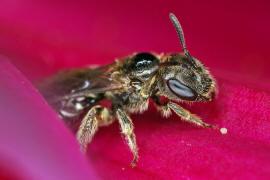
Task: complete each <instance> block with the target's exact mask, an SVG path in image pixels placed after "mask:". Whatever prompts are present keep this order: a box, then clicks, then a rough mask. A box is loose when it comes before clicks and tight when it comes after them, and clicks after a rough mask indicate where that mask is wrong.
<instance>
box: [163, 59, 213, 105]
mask: <svg viewBox="0 0 270 180" xmlns="http://www.w3.org/2000/svg"><path fill="white" fill-rule="evenodd" d="M192 60H193V62H191V61H190V59H188V58H187V56H186V55H184V54H173V55H169V56H168V57H167V58H166V59H165V61H164V63H163V66H162V67H161V69H160V74H159V78H160V81H159V82H158V87H159V89H160V91H161V93H162V94H164V95H165V96H167V97H168V98H169V99H175V100H186V101H209V100H212V98H213V96H214V92H215V82H214V79H213V77H212V76H211V75H210V74H209V72H208V71H207V70H206V68H205V67H204V66H203V64H201V62H200V61H199V60H197V59H196V58H193V57H192Z"/></svg>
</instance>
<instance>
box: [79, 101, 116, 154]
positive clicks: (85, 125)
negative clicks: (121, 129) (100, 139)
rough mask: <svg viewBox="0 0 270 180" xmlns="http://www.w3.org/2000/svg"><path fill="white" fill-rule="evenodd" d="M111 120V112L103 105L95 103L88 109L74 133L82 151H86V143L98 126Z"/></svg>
mask: <svg viewBox="0 0 270 180" xmlns="http://www.w3.org/2000/svg"><path fill="white" fill-rule="evenodd" d="M112 120H113V118H112V117H111V114H110V113H109V111H108V109H107V108H105V107H102V106H99V105H97V106H94V107H92V108H91V109H90V110H89V111H88V113H87V114H86V115H85V117H84V118H83V120H82V122H81V125H80V127H79V129H78V131H77V134H76V137H77V140H78V142H79V144H80V148H81V151H82V152H85V151H86V148H87V145H88V143H90V142H91V140H92V138H93V136H94V134H95V133H96V131H97V129H98V126H103V125H108V124H111V123H112Z"/></svg>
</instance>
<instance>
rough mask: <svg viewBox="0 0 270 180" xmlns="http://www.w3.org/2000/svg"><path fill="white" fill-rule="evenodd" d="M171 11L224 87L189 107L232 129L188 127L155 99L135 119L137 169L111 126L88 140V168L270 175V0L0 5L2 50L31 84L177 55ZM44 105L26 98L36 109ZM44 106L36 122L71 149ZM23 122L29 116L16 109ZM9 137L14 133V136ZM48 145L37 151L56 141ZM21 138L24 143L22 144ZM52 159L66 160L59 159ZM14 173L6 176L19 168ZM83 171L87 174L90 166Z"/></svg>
mask: <svg viewBox="0 0 270 180" xmlns="http://www.w3.org/2000/svg"><path fill="white" fill-rule="evenodd" d="M169 12H174V13H175V14H176V15H177V16H178V17H179V18H180V21H181V23H182V25H183V28H184V31H185V36H186V41H187V45H188V48H189V50H190V52H192V54H193V55H194V56H198V57H199V58H200V59H201V60H202V61H203V63H205V64H206V65H207V66H209V67H210V70H211V72H214V75H216V76H217V77H218V84H219V87H220V94H219V96H218V98H217V99H216V100H215V101H214V102H211V103H210V102H209V103H194V104H193V105H192V106H185V107H187V108H188V109H190V111H191V112H193V113H195V114H198V115H199V116H200V117H202V119H203V120H204V121H206V122H209V123H212V124H218V125H219V126H220V127H226V128H227V129H228V133H227V134H226V135H222V134H220V132H218V131H214V130H208V129H201V128H197V127H194V126H192V125H189V124H188V123H185V122H182V121H181V120H180V119H179V118H178V117H177V116H175V115H173V116H172V117H171V118H170V119H164V118H162V117H161V116H160V115H159V114H158V112H156V110H154V108H153V107H152V105H151V106H150V109H149V111H148V112H146V113H144V114H143V115H133V116H132V119H133V120H134V125H135V132H136V135H137V141H138V146H139V155H140V159H139V162H138V165H137V167H136V168H133V169H132V168H130V166H129V163H130V161H131V159H132V155H131V153H130V152H129V149H128V147H127V146H126V145H125V144H124V143H123V141H122V138H120V137H121V136H120V135H119V134H120V133H119V127H118V124H117V123H115V124H114V125H112V126H110V127H106V128H100V130H99V132H98V133H97V134H96V136H95V138H94V140H93V142H92V144H90V145H89V151H88V155H89V160H90V162H91V165H92V166H94V168H95V169H96V171H97V173H98V175H99V176H101V177H103V178H106V179H154V178H155V179H159V178H163V179H165V178H166V179H168V178H171V179H232V178H233V179H244V178H245V179H269V178H270V172H269V171H270V167H269V162H270V158H269V152H270V148H269V147H270V145H269V143H270V142H269V139H270V137H269V136H270V125H269V123H270V122H269V119H270V117H269V114H270V113H269V106H270V105H269V102H270V99H269V96H270V95H269V91H270V85H269V83H268V82H269V77H270V71H269V66H270V61H269V59H270V56H269V55H270V54H269V51H268V49H269V41H270V39H269V37H270V36H269V35H268V34H269V31H270V26H269V23H268V21H269V18H270V14H269V13H268V12H269V3H267V2H264V3H262V2H260V1H248V2H245V4H243V3H235V2H234V1H224V2H214V3H213V2H212V1H209V2H205V1H204V2H196V3H194V2H193V1H169V2H168V1H140V0H139V1H136V2H135V1H134V2H131V1H117V2H115V1H98V2H95V3H93V2H92V1H73V2H65V3H62V2H60V1H51V2H50V1H38V0H36V1H26V0H16V1H2V2H1V3H0V53H1V54H3V55H5V56H7V57H9V59H11V61H12V62H13V63H14V64H15V65H16V67H18V68H19V69H20V70H21V71H22V72H23V73H24V75H25V76H26V77H27V78H29V79H30V80H32V81H35V80H37V79H39V78H40V77H41V76H44V74H50V73H52V72H55V71H56V70H58V69H62V68H67V67H77V66H83V65H92V64H107V63H110V62H112V61H113V60H114V58H116V57H118V58H119V57H122V56H126V55H128V54H131V53H133V52H140V51H154V52H165V53H168V52H172V51H175V52H178V51H179V48H180V47H179V46H178V43H179V42H178V39H177V37H176V34H175V32H174V30H173V27H172V25H171V24H170V22H169V20H168V13H169ZM1 78H2V77H0V79H1ZM6 81H7V79H6V80H5V82H6ZM7 82H8V81H7ZM2 84H3V83H2ZM2 84H1V85H2ZM7 85H8V83H7ZM13 85H14V86H15V85H16V84H13ZM17 85H20V84H19V83H17ZM7 87H8V86H6V83H5V86H4V87H2V88H1V90H2V89H5V88H6V90H8V88H7ZM6 90H5V91H6ZM32 91H33V89H32V90H31V91H29V94H30V95H29V94H28V96H25V92H26V91H22V94H19V92H17V95H18V96H19V95H20V97H21V96H23V97H28V98H29V97H31V98H32V94H36V93H32ZM10 92H12V91H10ZM10 92H8V93H10ZM27 92H28V91H27ZM30 92H31V93H30ZM6 93H7V92H6ZM2 94H3V93H2ZM2 94H0V95H2ZM3 95H4V94H3ZM15 97H16V96H15ZM4 98H7V97H4ZM15 100H16V99H15ZM15 100H14V101H15ZM39 100H40V99H39ZM3 102H4V101H3ZM35 102H36V101H35ZM4 103H5V106H7V103H6V102H4ZM20 103H22V101H16V102H13V101H12V105H14V104H15V105H17V104H18V105H19V104H20ZM23 103H27V102H23ZM29 103H30V102H29ZM40 103H41V102H40V101H38V102H36V103H32V102H31V104H32V105H33V104H40ZM40 106H41V105H40ZM42 106H45V105H42ZM10 107H11V106H10ZM31 107H32V106H31ZM33 108H34V109H37V108H38V106H34V107H33ZM8 109H9V108H8ZM42 109H47V107H42ZM9 110H12V109H9ZM2 111H3V110H2ZM47 111H49V112H50V113H48V112H46V116H44V117H42V118H38V119H43V120H42V122H43V121H44V120H46V122H51V123H50V124H51V125H50V126H52V124H53V127H55V128H56V127H57V128H56V129H57V133H59V134H61V135H63V136H64V137H65V136H67V138H65V140H66V141H67V139H73V140H69V143H73V144H74V148H75V147H76V148H77V146H75V142H74V137H72V135H70V133H69V132H67V131H66V130H64V131H65V132H66V133H60V132H59V131H58V129H61V128H58V126H61V127H62V126H63V125H62V123H61V122H59V120H58V119H57V118H52V117H54V116H55V115H54V113H53V112H51V110H47ZM12 112H14V111H12ZM19 112H20V111H19ZM30 112H31V111H30V110H29V113H30ZM38 112H40V111H36V112H34V116H39V113H38ZM5 113H7V112H5ZM48 114H50V117H49V115H48ZM14 115H15V113H14ZM26 115H29V114H26ZM20 118H22V119H27V118H28V116H27V117H24V114H23V113H21V115H20ZM30 119H32V118H30ZM35 119H36V117H35ZM19 122H20V121H19ZM38 122H39V121H38ZM29 123H30V122H29ZM43 123H44V122H43ZM54 123H56V124H55V125H54ZM24 124H25V123H24ZM24 124H23V125H24ZM31 124H32V123H31ZM31 124H30V125H29V124H27V127H26V128H28V127H29V128H30V130H31V132H32V131H33V130H32V129H33V127H32V126H34V125H31ZM25 126H26V125H25ZM42 126H43V124H42ZM45 127H47V126H45ZM3 129H4V130H8V128H4V127H3ZM39 129H40V128H39ZM62 129H65V128H64V127H62ZM0 130H1V127H0ZM42 130H43V129H41V131H42ZM4 132H5V131H3V132H0V133H4ZM6 133H7V132H6ZM8 133H10V134H11V132H8ZM59 134H58V135H59ZM49 135H51V133H49ZM13 136H14V138H15V139H17V137H16V134H13ZM59 136H60V135H59ZM0 137H1V138H2V137H6V136H2V135H1V136H0ZM26 137H28V136H26ZM23 138H25V137H24V136H19V137H18V139H23ZM35 138H41V139H43V138H44V137H43V136H37V137H35ZM47 138H48V137H47ZM0 143H1V142H0ZM46 143H48V142H47V141H46ZM50 143H51V144H45V145H44V146H45V147H43V146H42V148H41V149H46V148H57V147H58V145H59V144H56V143H54V142H50ZM66 143H67V142H66ZM18 144H19V145H21V147H24V146H25V145H24V141H19V142H18ZM39 146H41V145H40V144H39ZM59 146H60V145H59ZM0 147H2V146H0ZM31 147H32V146H31ZM67 147H68V146H67ZM59 148H60V147H59ZM74 148H73V150H74ZM38 150H39V149H38ZM71 150H72V149H70V148H66V149H65V151H67V152H62V151H61V152H62V153H64V154H65V153H67V154H69V152H70V151H71ZM33 151H34V150H33ZM59 151H60V150H59ZM74 151H75V150H74ZM76 151H77V150H76ZM1 152H2V151H0V153H1ZM5 152H6V154H10V153H11V152H12V151H11V152H9V150H5ZM22 152H23V153H24V151H22ZM3 153H4V152H3ZM18 153H19V152H18ZM35 153H37V152H35ZM35 153H34V154H35ZM24 154H25V153H24ZM78 156H80V155H78ZM42 157H43V156H42ZM45 157H46V156H45ZM51 157H55V156H53V155H52V156H51ZM72 157H75V156H72ZM46 158H47V157H46ZM70 158H71V157H70ZM76 159H77V158H76ZM54 160H55V161H57V162H58V161H61V160H63V159H62V156H60V155H59V158H58V157H56V158H55V159H54ZM32 161H33V160H31V161H29V162H32ZM78 161H79V160H78ZM82 161H83V160H82ZM0 162H9V163H8V164H10V162H12V165H13V167H16V168H17V167H18V168H22V167H21V166H22V165H21V161H17V158H13V157H12V158H9V157H8V158H7V159H5V161H2V160H1V159H0ZM51 162H52V160H51V161H48V163H47V164H48V165H50V164H51ZM63 162H64V161H63ZM54 164H56V163H52V165H50V166H52V167H54V166H53V165H54ZM66 165H67V166H68V163H67V164H66ZM1 167H2V166H0V168H1ZM7 167H9V166H7ZM64 167H66V166H64ZM78 167H81V166H78ZM18 168H17V169H18ZM32 168H33V169H32ZM58 168H59V167H58ZM85 168H86V167H84V168H74V169H75V170H74V171H75V172H68V173H76V172H78V170H77V169H81V170H82V171H84V172H85V171H86V170H85ZM17 169H16V171H9V172H18V171H17ZM20 170H21V172H24V173H25V175H24V177H28V176H33V175H34V177H36V174H35V172H37V171H36V166H35V167H33V166H32V165H31V166H30V165H29V166H26V168H24V169H20ZM70 171H72V170H70ZM89 171H90V172H89V173H91V172H92V168H91V167H89ZM33 172H34V173H33ZM57 172H58V171H57ZM59 172H61V171H59ZM52 173H55V172H54V171H53V168H52V169H47V171H46V174H48V176H49V175H50V174H52ZM3 175H4V174H3ZM20 175H21V174H20ZM0 176H1V172H0ZM7 176H9V175H7ZM16 177H17V176H16ZM46 177H47V176H46Z"/></svg>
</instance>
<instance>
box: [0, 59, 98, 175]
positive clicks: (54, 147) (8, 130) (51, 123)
mask: <svg viewBox="0 0 270 180" xmlns="http://www.w3.org/2000/svg"><path fill="white" fill-rule="evenodd" d="M0 84H1V86H0V99H1V101H0V117H1V120H0V168H1V171H0V177H1V176H5V173H6V172H8V173H7V174H10V175H12V177H15V178H18V179H29V178H30V179H94V178H95V173H94V171H93V169H92V167H91V166H89V164H88V162H87V161H86V159H85V158H84V157H83V155H82V154H81V153H80V151H79V148H78V145H77V143H76V140H75V138H74V136H73V135H72V134H71V133H70V132H69V131H68V129H67V128H66V127H65V126H64V125H63V123H62V122H61V121H60V120H59V119H58V118H57V117H56V115H55V113H54V112H53V111H52V110H51V108H49V106H48V105H47V104H46V103H45V101H44V100H43V98H42V97H41V96H40V95H39V93H38V92H37V91H36V90H35V89H34V88H33V86H32V85H31V83H29V81H27V80H26V79H25V78H24V76H23V75H22V74H21V73H20V72H19V71H18V70H17V69H16V68H14V67H13V66H12V65H11V64H10V63H9V62H8V61H6V60H4V59H3V58H2V57H1V59H0ZM1 172H3V173H1ZM11 179H12V178H11Z"/></svg>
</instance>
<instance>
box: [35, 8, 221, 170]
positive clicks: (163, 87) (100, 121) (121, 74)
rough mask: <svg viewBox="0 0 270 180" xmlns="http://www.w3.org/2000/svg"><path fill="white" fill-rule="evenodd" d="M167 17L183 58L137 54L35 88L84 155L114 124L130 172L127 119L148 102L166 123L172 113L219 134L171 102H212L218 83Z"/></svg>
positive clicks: (133, 143)
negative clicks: (121, 136)
mask: <svg viewBox="0 0 270 180" xmlns="http://www.w3.org/2000/svg"><path fill="white" fill-rule="evenodd" d="M169 17H170V20H171V21H172V23H173V25H174V27H175V29H176V32H177V34H178V37H179V39H180V43H181V45H182V50H183V51H184V53H176V54H169V55H167V56H164V55H155V54H153V53H136V54H133V55H131V56H127V57H124V58H122V59H119V60H116V61H115V62H113V63H111V64H109V65H106V66H101V67H97V68H87V67H86V68H77V69H71V70H63V71H60V72H59V73H57V74H55V75H53V76H51V77H49V78H47V79H46V80H44V82H43V83H42V84H40V85H39V89H40V92H41V93H42V94H43V96H44V97H45V99H46V100H47V101H48V103H49V104H50V105H51V106H52V107H53V108H54V109H55V111H56V112H57V114H58V115H59V117H60V118H61V119H63V120H64V121H65V122H66V123H67V124H68V125H69V126H70V127H75V128H74V129H73V130H74V131H75V133H76V137H77V140H78V142H79V144H80V148H81V150H82V151H83V152H85V151H86V148H87V145H88V143H90V142H91V140H92V138H93V136H94V134H95V133H96V131H97V130H98V127H101V126H107V125H110V124H111V123H112V122H114V120H115V119H117V120H118V122H119V124H120V127H121V131H122V133H123V134H124V135H125V139H126V141H127V144H128V146H129V148H130V150H131V151H132V153H133V156H134V157H133V160H132V162H131V165H132V166H134V165H135V164H136V161H137V158H138V151H137V145H136V139H135V134H134V127H133V123H132V120H131V118H130V117H129V114H130V113H133V112H144V111H145V110H147V108H148V102H149V99H150V98H152V100H153V102H154V103H155V105H156V107H157V109H158V110H159V111H161V113H162V114H163V115H164V116H166V117H168V116H169V115H170V114H171V110H172V111H173V112H174V113H176V114H177V115H178V116H179V117H180V118H181V119H183V120H185V121H188V122H191V123H194V124H196V125H198V126H202V127H207V128H217V126H215V125H210V124H207V123H205V122H203V121H202V120H201V119H200V118H199V117H198V116H196V115H194V114H191V113H190V112H189V111H187V110H185V109H184V108H182V107H181V106H180V105H178V104H176V103H174V102H171V101H170V100H175V101H182V102H192V101H193V102H194V101H211V100H212V99H213V98H214V95H215V92H216V83H215V79H214V78H213V76H212V75H211V74H210V73H209V71H208V70H207V69H206V68H205V66H204V65H203V64H202V63H201V62H200V61H199V60H198V59H196V58H195V57H192V56H191V55H190V53H189V52H188V50H187V48H186V44H185V40H184V35H183V30H182V28H181V25H180V23H179V21H178V19H177V18H176V16H175V15H174V14H172V13H171V14H170V15H169ZM162 96H164V97H166V99H167V100H166V101H165V102H161V101H160V98H161V97H162ZM104 100H107V101H108V102H110V105H109V107H106V106H102V105H101V102H102V101H104ZM74 119H75V120H74Z"/></svg>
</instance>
